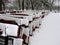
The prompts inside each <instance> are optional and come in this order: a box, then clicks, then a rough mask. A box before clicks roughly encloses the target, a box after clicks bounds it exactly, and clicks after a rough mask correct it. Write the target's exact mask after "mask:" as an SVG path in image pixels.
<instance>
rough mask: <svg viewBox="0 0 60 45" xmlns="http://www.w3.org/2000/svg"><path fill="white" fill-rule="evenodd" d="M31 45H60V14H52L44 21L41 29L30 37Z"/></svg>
mask: <svg viewBox="0 0 60 45" xmlns="http://www.w3.org/2000/svg"><path fill="white" fill-rule="evenodd" d="M38 30H39V31H38ZM29 45H60V13H52V12H51V13H50V14H49V15H47V16H46V17H45V18H44V19H43V21H42V25H41V27H40V28H39V29H36V31H35V32H34V35H33V36H32V37H30V42H29Z"/></svg>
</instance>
